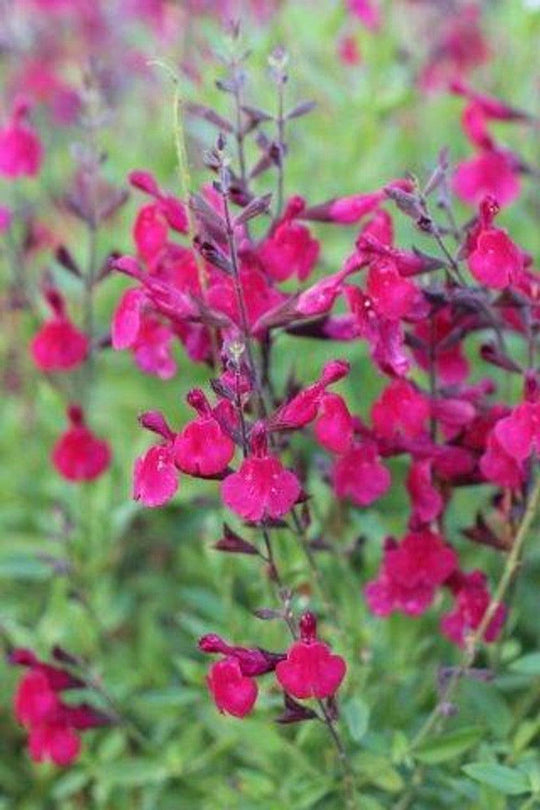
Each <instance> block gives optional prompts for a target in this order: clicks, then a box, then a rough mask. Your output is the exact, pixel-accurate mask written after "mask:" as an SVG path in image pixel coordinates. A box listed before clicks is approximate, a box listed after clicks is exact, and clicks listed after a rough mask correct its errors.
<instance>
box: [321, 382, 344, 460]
mask: <svg viewBox="0 0 540 810" xmlns="http://www.w3.org/2000/svg"><path fill="white" fill-rule="evenodd" d="M315 436H316V438H317V441H318V442H319V444H321V445H322V446H323V447H324V448H325V450H329V451H330V452H331V453H345V452H346V451H347V449H348V448H349V446H350V444H351V441H352V437H353V418H352V416H351V414H350V413H349V409H348V408H347V404H346V402H345V400H344V399H343V397H340V396H339V394H329V393H326V394H324V396H323V397H322V399H321V402H320V405H319V415H318V417H317V421H316V422H315Z"/></svg>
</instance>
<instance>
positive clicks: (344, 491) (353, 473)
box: [332, 442, 391, 506]
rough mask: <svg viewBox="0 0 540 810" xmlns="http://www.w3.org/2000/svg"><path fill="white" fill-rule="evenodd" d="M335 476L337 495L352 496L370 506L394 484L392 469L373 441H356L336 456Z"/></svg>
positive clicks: (363, 504) (333, 473) (341, 496)
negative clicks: (362, 442)
mask: <svg viewBox="0 0 540 810" xmlns="http://www.w3.org/2000/svg"><path fill="white" fill-rule="evenodd" d="M332 477H333V482H334V490H335V492H336V495H337V496H338V498H347V497H349V498H350V499H351V500H352V501H353V503H355V504H357V505H358V506H369V504H371V503H373V502H374V501H376V500H377V499H378V498H380V497H381V496H382V495H384V494H385V492H387V491H388V489H389V488H390V484H391V478H390V473H389V472H388V470H387V469H386V467H385V466H384V465H383V464H382V462H381V459H380V456H379V453H378V451H377V446H376V444H375V443H374V442H365V443H364V444H356V443H354V442H353V443H352V444H351V446H350V447H349V449H348V450H347V451H346V452H345V453H344V454H343V455H342V456H340V457H339V458H338V459H337V460H336V462H335V464H334V467H333V471H332Z"/></svg>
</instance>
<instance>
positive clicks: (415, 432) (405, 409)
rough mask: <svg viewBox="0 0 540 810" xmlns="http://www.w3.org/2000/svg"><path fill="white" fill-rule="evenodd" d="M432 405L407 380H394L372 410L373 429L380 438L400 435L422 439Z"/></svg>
mask: <svg viewBox="0 0 540 810" xmlns="http://www.w3.org/2000/svg"><path fill="white" fill-rule="evenodd" d="M430 410H431V409H430V403H429V400H428V398H427V397H426V396H424V395H423V394H421V393H420V392H419V391H417V390H416V388H415V387H414V386H413V385H412V384H411V383H410V382H408V381H407V380H393V381H392V382H391V383H390V384H389V385H388V386H387V387H386V388H385V389H384V391H383V392H382V394H381V395H380V397H379V399H378V400H376V401H375V402H374V404H373V406H372V409H371V418H372V420H373V428H374V430H375V433H376V434H377V435H378V436H382V437H383V438H386V439H392V438H394V437H395V436H396V435H403V436H407V437H409V438H416V437H417V436H420V435H421V434H422V433H423V432H424V430H425V427H426V423H427V421H428V419H429V415H430Z"/></svg>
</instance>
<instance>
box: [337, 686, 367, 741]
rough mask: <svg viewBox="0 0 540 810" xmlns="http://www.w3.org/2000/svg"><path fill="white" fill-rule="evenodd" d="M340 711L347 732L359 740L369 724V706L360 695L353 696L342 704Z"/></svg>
mask: <svg viewBox="0 0 540 810" xmlns="http://www.w3.org/2000/svg"><path fill="white" fill-rule="evenodd" d="M341 713H342V715H343V718H344V720H345V723H346V724H347V728H348V730H349V734H350V735H351V737H352V738H353V740H355V742H360V740H361V739H362V737H363V736H364V734H365V733H366V731H367V730H368V725H369V706H368V705H367V704H366V702H365V701H364V700H362V698H360V697H353V698H351V699H350V700H348V701H347V702H346V703H344V704H343V706H342V709H341Z"/></svg>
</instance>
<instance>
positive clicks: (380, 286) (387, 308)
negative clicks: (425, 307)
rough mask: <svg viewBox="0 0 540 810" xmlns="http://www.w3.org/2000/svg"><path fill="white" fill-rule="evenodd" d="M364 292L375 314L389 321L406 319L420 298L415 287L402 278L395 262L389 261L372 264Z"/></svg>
mask: <svg viewBox="0 0 540 810" xmlns="http://www.w3.org/2000/svg"><path fill="white" fill-rule="evenodd" d="M366 292H367V294H368V296H369V297H370V299H371V301H372V304H373V308H374V310H375V312H376V313H377V314H378V315H380V316H382V317H383V318H387V319H388V320H390V321H397V320H399V319H400V318H405V317H407V315H409V314H410V313H411V312H412V310H413V308H414V306H415V304H416V303H417V302H418V300H419V296H420V292H419V290H418V289H417V288H416V285H415V284H413V283H412V281H408V280H407V279H405V278H402V277H401V275H400V274H399V272H398V268H397V265H396V264H395V262H393V261H392V260H389V259H386V260H378V261H376V262H374V263H372V265H371V267H370V269H369V272H368V277H367V284H366Z"/></svg>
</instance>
